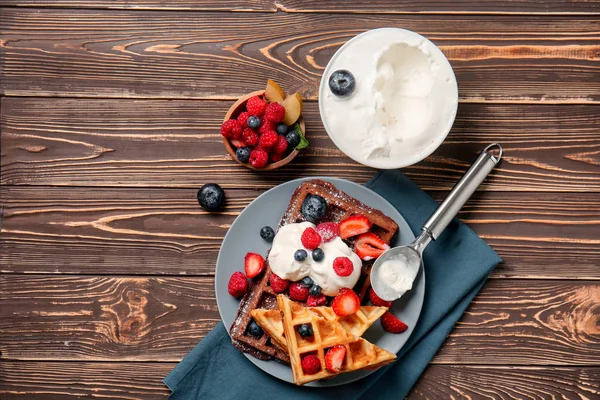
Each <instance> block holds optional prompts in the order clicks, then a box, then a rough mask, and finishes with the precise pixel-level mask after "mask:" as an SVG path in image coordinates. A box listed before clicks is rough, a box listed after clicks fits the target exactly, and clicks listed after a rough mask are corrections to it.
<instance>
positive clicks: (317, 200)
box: [302, 194, 327, 223]
mask: <svg viewBox="0 0 600 400" xmlns="http://www.w3.org/2000/svg"><path fill="white" fill-rule="evenodd" d="M325 214H327V202H326V201H325V199H324V198H322V197H321V196H318V195H313V194H311V195H308V196H306V198H305V199H304V201H303V202H302V215H303V216H304V218H305V219H306V220H307V221H309V222H313V223H315V222H317V221H318V220H320V219H321V218H323V217H324V216H325Z"/></svg>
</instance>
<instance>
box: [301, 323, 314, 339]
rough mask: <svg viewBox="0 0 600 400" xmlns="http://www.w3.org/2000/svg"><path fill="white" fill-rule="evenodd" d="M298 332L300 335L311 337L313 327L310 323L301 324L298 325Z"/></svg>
mask: <svg viewBox="0 0 600 400" xmlns="http://www.w3.org/2000/svg"><path fill="white" fill-rule="evenodd" d="M298 333H299V334H300V336H302V337H311V336H312V335H313V329H312V326H311V325H310V324H302V325H300V326H299V327H298Z"/></svg>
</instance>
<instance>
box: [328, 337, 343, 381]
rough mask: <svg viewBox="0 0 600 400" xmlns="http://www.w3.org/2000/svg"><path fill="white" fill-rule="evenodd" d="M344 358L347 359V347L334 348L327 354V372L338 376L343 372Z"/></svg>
mask: <svg viewBox="0 0 600 400" xmlns="http://www.w3.org/2000/svg"><path fill="white" fill-rule="evenodd" d="M344 358H346V346H342V345H341V344H338V345H335V346H333V347H332V348H330V349H329V350H328V351H327V354H325V368H327V371H329V372H333V373H334V374H337V373H338V372H340V371H341V370H342V365H343V364H344Z"/></svg>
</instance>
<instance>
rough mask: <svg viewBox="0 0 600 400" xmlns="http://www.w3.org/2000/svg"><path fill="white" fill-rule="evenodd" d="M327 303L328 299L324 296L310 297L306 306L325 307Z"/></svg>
mask: <svg viewBox="0 0 600 400" xmlns="http://www.w3.org/2000/svg"><path fill="white" fill-rule="evenodd" d="M325 303H327V297H325V295H323V294H320V295H318V296H308V299H306V305H307V306H309V307H319V306H324V305H325Z"/></svg>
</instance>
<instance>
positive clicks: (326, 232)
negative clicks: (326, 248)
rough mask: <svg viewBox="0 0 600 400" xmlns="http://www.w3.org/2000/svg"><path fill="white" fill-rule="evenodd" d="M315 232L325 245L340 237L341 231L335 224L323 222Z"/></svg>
mask: <svg viewBox="0 0 600 400" xmlns="http://www.w3.org/2000/svg"><path fill="white" fill-rule="evenodd" d="M315 230H316V231H317V233H318V234H319V235H320V236H321V238H322V239H323V242H325V243H327V242H331V241H332V240H333V239H335V238H336V237H338V236H340V230H339V228H338V225H337V224H336V223H335V222H322V223H320V224H319V225H317V227H316V228H315Z"/></svg>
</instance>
